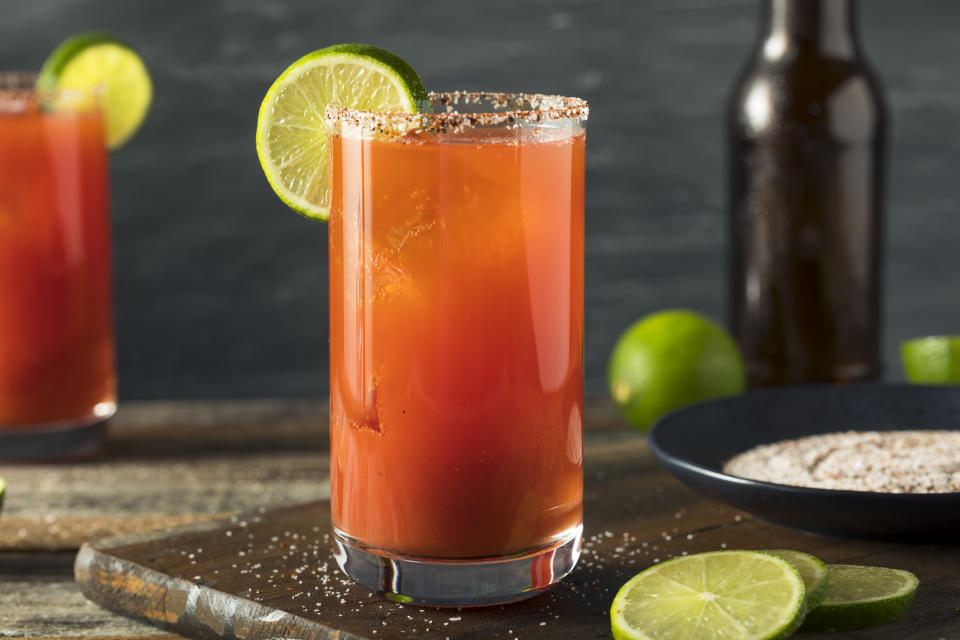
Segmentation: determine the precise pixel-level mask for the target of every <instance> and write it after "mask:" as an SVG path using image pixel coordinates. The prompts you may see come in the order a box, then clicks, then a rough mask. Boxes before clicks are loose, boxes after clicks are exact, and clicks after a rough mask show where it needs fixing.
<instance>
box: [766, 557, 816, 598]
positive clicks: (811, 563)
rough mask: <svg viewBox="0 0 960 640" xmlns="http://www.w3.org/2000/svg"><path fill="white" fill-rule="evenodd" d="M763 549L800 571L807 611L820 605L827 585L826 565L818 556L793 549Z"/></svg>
mask: <svg viewBox="0 0 960 640" xmlns="http://www.w3.org/2000/svg"><path fill="white" fill-rule="evenodd" d="M763 551H764V553H772V554H773V555H775V556H777V557H778V558H783V559H784V560H786V561H787V562H789V563H790V564H792V565H793V567H794V568H795V569H796V570H797V571H798V572H799V573H800V577H801V578H802V579H803V586H804V587H805V588H806V590H807V602H806V605H807V611H812V610H813V609H816V608H817V607H819V606H820V603H821V602H823V600H824V598H826V597H827V585H828V580H827V565H826V564H824V563H823V561H822V560H821V559H820V558H818V557H816V556H812V555H810V554H809V553H804V552H802V551H794V550H793V549H764V550H763Z"/></svg>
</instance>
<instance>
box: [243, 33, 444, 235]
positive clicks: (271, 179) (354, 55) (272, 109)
mask: <svg viewBox="0 0 960 640" xmlns="http://www.w3.org/2000/svg"><path fill="white" fill-rule="evenodd" d="M331 103H334V104H340V105H342V106H346V107H350V108H355V109H365V110H382V111H402V112H405V113H417V112H422V111H429V110H430V109H431V103H430V97H429V95H428V94H427V91H426V89H424V87H423V83H422V82H421V81H420V78H419V76H417V73H416V72H415V71H414V70H413V68H412V67H411V66H410V65H409V64H407V63H406V62H405V61H404V60H402V59H401V58H399V57H398V56H396V55H395V54H393V53H390V52H389V51H385V50H383V49H380V48H378V47H374V46H371V45H361V44H346V45H334V46H332V47H327V48H326V49H320V50H319V51H314V52H313V53H309V54H307V55H305V56H303V57H302V58H300V59H299V60H297V61H295V62H294V63H293V64H291V65H290V66H289V67H287V69H286V70H285V71H284V72H283V73H282V74H280V77H278V78H277V79H276V80H275V81H274V83H273V84H272V85H271V86H270V88H269V89H268V90H267V94H266V96H265V97H264V99H263V102H262V103H261V105H260V112H259V115H258V118H257V134H256V145H257V155H258V156H259V158H260V164H261V166H262V167H263V171H264V174H265V175H266V177H267V182H268V183H269V184H270V186H271V187H272V188H273V190H274V191H275V192H276V194H277V195H278V196H279V197H280V199H281V200H283V202H284V203H286V204H287V206H289V207H290V208H291V209H293V210H294V211H296V212H298V213H300V214H301V215H303V216H305V217H307V218H311V219H316V220H326V219H327V218H328V217H329V185H328V180H329V157H328V153H327V127H326V122H325V118H324V110H325V108H326V106H327V105H328V104H331Z"/></svg>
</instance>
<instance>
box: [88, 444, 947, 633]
mask: <svg viewBox="0 0 960 640" xmlns="http://www.w3.org/2000/svg"><path fill="white" fill-rule="evenodd" d="M623 436H624V437H623V438H618V439H617V441H614V442H609V441H608V442H603V443H601V442H594V443H591V444H590V445H588V447H587V451H586V460H587V468H586V479H587V483H586V502H585V519H586V529H585V535H586V543H585V548H584V555H583V558H582V560H581V562H580V564H579V565H578V567H577V569H576V570H575V571H574V573H573V574H572V575H571V576H570V577H569V578H568V579H567V580H565V581H564V582H562V583H561V584H559V585H557V586H556V587H554V589H553V590H551V591H550V592H548V593H546V594H544V595H541V596H539V597H537V598H535V599H532V600H529V601H526V602H522V603H518V604H513V605H508V606H503V607H490V608H484V609H431V608H422V607H416V606H406V605H400V604H396V603H393V602H390V601H387V600H385V599H383V598H381V597H376V596H371V594H370V593H369V592H367V591H365V590H364V589H362V588H361V587H358V586H356V585H354V584H352V583H351V582H350V581H349V580H347V579H346V578H345V577H343V576H342V575H341V574H340V573H339V571H338V569H337V567H336V564H335V561H334V559H333V558H332V556H331V551H332V545H331V541H330V535H329V530H330V520H329V503H327V502H326V501H321V502H314V503H311V504H308V505H297V506H291V507H285V508H281V509H277V510H271V511H265V512H254V513H252V514H249V515H246V516H234V517H232V518H229V519H227V520H223V521H218V522H207V523H203V524H199V525H190V526H186V527H183V528H180V529H178V530H175V531H172V532H171V531H167V532H159V533H150V534H141V535H139V536H133V537H118V538H113V539H109V540H105V541H101V542H97V543H92V544H89V545H85V546H84V547H83V548H82V549H81V550H80V553H79V555H78V557H77V563H76V576H77V580H78V581H79V582H80V583H81V586H82V589H83V591H84V593H85V594H86V595H87V596H88V597H89V598H91V599H92V600H94V601H96V602H99V603H100V604H102V605H104V606H106V607H108V608H111V609H113V610H116V611H119V612H122V613H125V614H127V615H134V616H137V617H140V618H142V619H145V620H149V621H151V622H152V623H154V624H157V625H158V626H160V627H161V628H165V629H169V630H171V631H176V632H179V633H181V634H183V635H185V636H187V637H190V638H199V639H205V638H219V637H226V638H241V639H244V640H254V639H267V638H280V637H283V638H310V639H316V640H320V639H332V638H343V639H348V638H349V639H351V640H352V639H355V638H364V639H368V640H372V639H375V638H404V637H408V638H424V639H438V640H439V639H444V638H515V637H522V638H593V637H597V638H599V637H607V636H608V635H609V622H608V617H607V616H608V610H609V606H610V602H611V601H612V599H613V596H614V594H615V593H616V591H617V589H618V588H619V587H620V585H622V584H623V583H624V582H625V581H626V580H627V579H629V577H630V576H632V575H634V574H635V573H637V572H639V571H640V570H642V569H644V568H646V567H648V566H650V565H651V564H653V563H655V562H657V561H660V560H665V559H667V558H670V557H674V556H677V555H682V554H686V553H695V552H698V551H706V550H714V549H721V548H771V547H786V548H793V549H800V550H804V551H807V552H810V553H813V554H815V555H817V556H819V557H821V558H823V559H824V560H825V561H827V562H844V563H855V564H872V565H881V566H892V567H903V568H908V569H910V570H912V571H914V572H916V573H917V574H918V575H919V576H920V579H921V584H922V587H921V590H920V593H919V595H918V597H917V600H916V603H915V605H914V606H913V608H912V609H911V610H910V612H909V613H908V614H907V615H906V616H905V617H904V618H903V619H902V620H901V621H899V622H897V623H895V624H892V625H888V626H885V627H881V628H876V629H870V630H866V631H861V632H855V633H848V634H845V635H844V636H842V637H843V638H850V639H851V640H852V639H860V640H865V639H867V638H870V639H871V640H887V639H890V640H893V639H901V638H931V639H934V638H947V637H960V613H958V612H957V610H956V597H957V594H960V576H958V574H957V571H956V570H957V567H958V566H960V546H933V545H931V546H907V545H896V544H882V543H865V542H856V541H841V540H835V539H830V538H824V537H819V536H813V535H809V534H803V533H797V532H792V531H788V530H785V529H782V528H779V527H776V526H773V525H768V524H766V523H763V522H761V521H758V520H755V519H753V518H750V517H745V516H744V515H743V514H740V513H738V512H736V511H735V510H733V509H730V508H728V507H726V506H724V505H721V504H719V503H716V502H712V501H708V500H703V499H701V498H699V497H698V496H697V495H695V494H693V493H692V492H690V491H689V490H687V489H686V488H684V487H682V486H681V485H680V484H679V483H678V482H676V481H675V480H673V479H672V478H671V477H670V476H669V475H667V474H666V472H664V471H663V470H662V469H661V468H660V467H659V465H658V464H657V463H656V461H655V460H654V459H653V458H652V456H651V454H650V452H649V450H648V449H647V447H646V444H645V443H644V442H643V440H642V439H640V438H638V437H635V436H633V434H629V433H626V432H625V433H624V434H623ZM803 637H806V638H811V639H813V638H818V639H819V638H823V639H825V638H838V637H837V636H836V635H833V634H821V635H817V634H808V635H804V636H803ZM838 640H839V639H838Z"/></svg>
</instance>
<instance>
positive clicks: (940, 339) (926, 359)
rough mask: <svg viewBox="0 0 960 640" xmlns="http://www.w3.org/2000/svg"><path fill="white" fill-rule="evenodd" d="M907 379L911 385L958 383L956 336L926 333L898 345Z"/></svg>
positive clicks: (959, 355) (959, 363)
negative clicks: (928, 334) (923, 335)
mask: <svg viewBox="0 0 960 640" xmlns="http://www.w3.org/2000/svg"><path fill="white" fill-rule="evenodd" d="M900 358H901V360H902V362H903V370H904V374H905V375H906V376H907V380H909V381H910V382H913V383H915V384H958V383H960V336H927V337H924V338H914V339H912V340H907V341H905V342H903V343H901V345H900Z"/></svg>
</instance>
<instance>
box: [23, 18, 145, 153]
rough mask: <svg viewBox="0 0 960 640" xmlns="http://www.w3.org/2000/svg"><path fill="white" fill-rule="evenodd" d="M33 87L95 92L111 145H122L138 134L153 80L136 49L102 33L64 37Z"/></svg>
mask: <svg viewBox="0 0 960 640" xmlns="http://www.w3.org/2000/svg"><path fill="white" fill-rule="evenodd" d="M37 88H38V89H40V90H41V91H50V90H70V89H78V90H81V91H85V92H90V91H95V90H98V91H99V92H100V95H99V99H100V103H101V104H102V106H103V109H104V112H105V124H106V140H107V147H108V148H110V149H117V148H119V147H121V146H123V145H124V144H126V142H127V141H128V140H129V139H130V138H131V137H132V136H133V135H134V134H135V133H136V132H137V130H138V129H139V128H140V125H141V124H142V123H143V121H144V119H146V116H147V112H148V111H149V109H150V104H151V102H152V101H153V82H152V80H151V79H150V73H149V71H148V70H147V67H146V65H145V64H144V62H143V60H142V59H141V58H140V56H139V54H138V53H137V51H136V50H135V49H134V48H133V46H131V45H130V44H129V43H127V42H125V41H123V40H121V39H120V38H117V37H116V36H114V35H113V34H110V33H106V32H103V31H94V32H87V33H80V34H77V35H75V36H71V37H70V38H67V39H66V40H64V41H63V42H62V43H61V44H60V45H59V46H58V47H57V48H56V49H54V51H53V53H51V54H50V56H49V57H48V58H47V60H46V61H45V62H44V64H43V66H42V67H41V69H40V73H39V75H38V76H37Z"/></svg>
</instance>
